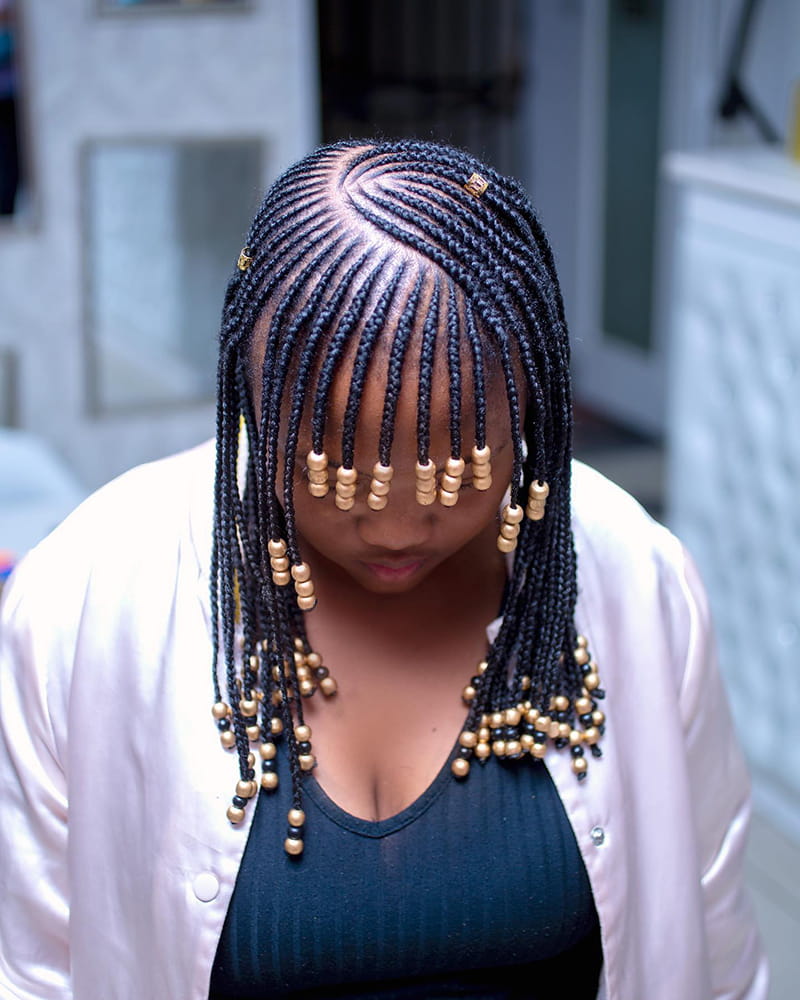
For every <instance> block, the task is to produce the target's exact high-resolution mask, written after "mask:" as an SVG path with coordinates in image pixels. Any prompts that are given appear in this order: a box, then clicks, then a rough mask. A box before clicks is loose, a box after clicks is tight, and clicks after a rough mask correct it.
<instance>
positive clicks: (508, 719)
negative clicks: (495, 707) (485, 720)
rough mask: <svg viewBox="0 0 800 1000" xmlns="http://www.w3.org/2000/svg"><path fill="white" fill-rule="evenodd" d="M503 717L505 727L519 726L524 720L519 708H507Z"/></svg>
mask: <svg viewBox="0 0 800 1000" xmlns="http://www.w3.org/2000/svg"><path fill="white" fill-rule="evenodd" d="M503 716H504V722H505V725H507V726H518V725H519V723H520V719H521V718H522V716H521V715H520V713H519V709H518V708H507V709H506V710H505V712H504V713H503Z"/></svg>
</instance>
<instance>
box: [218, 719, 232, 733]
mask: <svg viewBox="0 0 800 1000" xmlns="http://www.w3.org/2000/svg"><path fill="white" fill-rule="evenodd" d="M230 728H231V723H230V719H218V720H217V729H219V731H220V732H221V733H224V732H225V731H226V730H228V729H230Z"/></svg>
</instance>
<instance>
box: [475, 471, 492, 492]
mask: <svg viewBox="0 0 800 1000" xmlns="http://www.w3.org/2000/svg"><path fill="white" fill-rule="evenodd" d="M472 485H473V487H474V488H475V489H476V490H481V491H484V490H490V489H491V488H492V477H491V476H478V475H475V476H473V478H472Z"/></svg>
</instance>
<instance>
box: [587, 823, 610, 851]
mask: <svg viewBox="0 0 800 1000" xmlns="http://www.w3.org/2000/svg"><path fill="white" fill-rule="evenodd" d="M589 836H590V837H591V838H592V843H593V844H594V846H595V847H599V846H600V845H601V844H602V843H603V841H604V840H605V839H606V831H605V830H604V829H603V828H602V826H593V827H592V832H591V833H590V834H589Z"/></svg>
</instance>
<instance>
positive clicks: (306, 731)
mask: <svg viewBox="0 0 800 1000" xmlns="http://www.w3.org/2000/svg"><path fill="white" fill-rule="evenodd" d="M294 738H295V739H296V740H297V742H298V743H307V742H308V741H309V740H310V739H311V726H306V725H302V726H295V727H294Z"/></svg>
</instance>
